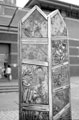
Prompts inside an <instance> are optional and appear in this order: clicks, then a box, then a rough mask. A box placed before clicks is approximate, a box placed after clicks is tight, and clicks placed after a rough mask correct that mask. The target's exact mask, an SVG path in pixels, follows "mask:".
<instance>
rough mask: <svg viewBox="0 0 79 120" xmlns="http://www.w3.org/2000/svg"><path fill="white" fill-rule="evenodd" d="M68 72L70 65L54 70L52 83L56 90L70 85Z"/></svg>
mask: <svg viewBox="0 0 79 120" xmlns="http://www.w3.org/2000/svg"><path fill="white" fill-rule="evenodd" d="M68 72H69V70H68V65H65V66H61V67H59V68H56V69H54V70H52V83H53V85H54V88H58V87H61V86H64V85H68V84H69V78H68V74H69V73H68Z"/></svg>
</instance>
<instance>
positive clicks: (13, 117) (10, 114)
mask: <svg viewBox="0 0 79 120" xmlns="http://www.w3.org/2000/svg"><path fill="white" fill-rule="evenodd" d="M0 120H19V112H18V110H10V111H0Z"/></svg>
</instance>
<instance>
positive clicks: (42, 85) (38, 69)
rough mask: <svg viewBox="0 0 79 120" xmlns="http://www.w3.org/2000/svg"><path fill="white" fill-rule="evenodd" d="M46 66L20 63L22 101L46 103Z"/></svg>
mask: <svg viewBox="0 0 79 120" xmlns="http://www.w3.org/2000/svg"><path fill="white" fill-rule="evenodd" d="M47 72H48V70H47V67H43V66H35V65H27V64H22V87H23V102H24V103H26V104H48V73H47Z"/></svg>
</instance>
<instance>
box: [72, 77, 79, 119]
mask: <svg viewBox="0 0 79 120" xmlns="http://www.w3.org/2000/svg"><path fill="white" fill-rule="evenodd" d="M71 109H72V118H73V120H79V77H73V78H71Z"/></svg>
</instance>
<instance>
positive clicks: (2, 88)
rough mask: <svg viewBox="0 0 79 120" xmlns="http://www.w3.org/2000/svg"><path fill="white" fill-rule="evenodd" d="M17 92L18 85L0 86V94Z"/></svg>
mask: <svg viewBox="0 0 79 120" xmlns="http://www.w3.org/2000/svg"><path fill="white" fill-rule="evenodd" d="M18 91H19V87H18V85H13V86H12V85H11V86H0V93H3V92H18Z"/></svg>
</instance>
